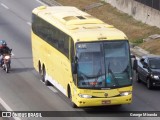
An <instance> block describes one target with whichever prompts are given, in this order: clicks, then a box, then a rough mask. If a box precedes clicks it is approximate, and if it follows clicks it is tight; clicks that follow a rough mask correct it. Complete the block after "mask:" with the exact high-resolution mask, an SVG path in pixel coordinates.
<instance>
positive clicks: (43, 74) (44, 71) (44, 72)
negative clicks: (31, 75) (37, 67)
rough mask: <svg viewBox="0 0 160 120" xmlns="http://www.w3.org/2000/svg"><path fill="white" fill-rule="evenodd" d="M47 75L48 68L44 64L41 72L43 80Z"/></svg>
mask: <svg viewBox="0 0 160 120" xmlns="http://www.w3.org/2000/svg"><path fill="white" fill-rule="evenodd" d="M45 76H46V69H45V67H44V65H43V68H42V73H41V79H42V82H45Z"/></svg>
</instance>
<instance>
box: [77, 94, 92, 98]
mask: <svg viewBox="0 0 160 120" xmlns="http://www.w3.org/2000/svg"><path fill="white" fill-rule="evenodd" d="M79 97H81V98H92V96H91V95H86V94H79Z"/></svg>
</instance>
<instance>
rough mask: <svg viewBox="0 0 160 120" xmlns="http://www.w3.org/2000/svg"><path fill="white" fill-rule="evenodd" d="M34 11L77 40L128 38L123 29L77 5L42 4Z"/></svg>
mask: <svg viewBox="0 0 160 120" xmlns="http://www.w3.org/2000/svg"><path fill="white" fill-rule="evenodd" d="M33 13H34V14H36V15H38V16H39V17H41V18H43V19H44V20H46V21H48V22H49V23H50V24H52V25H54V26H56V27H57V28H59V29H60V30H62V31H63V32H65V33H67V34H69V35H70V36H71V37H72V38H74V41H75V42H76V41H97V40H118V39H119V40H120V39H127V37H126V35H125V34H124V33H123V32H122V31H120V30H118V29H116V28H114V26H112V25H109V24H106V23H104V22H103V21H101V20H99V19H97V18H95V17H93V16H91V15H90V14H88V13H86V12H83V11H81V10H79V9H78V8H76V7H71V6H52V7H48V6H40V7H37V8H35V9H34V10H33Z"/></svg>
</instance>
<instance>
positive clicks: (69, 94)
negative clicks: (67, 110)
mask: <svg viewBox="0 0 160 120" xmlns="http://www.w3.org/2000/svg"><path fill="white" fill-rule="evenodd" d="M68 97H69V99H70V102H71V106H72V107H73V108H77V105H76V104H75V103H74V102H72V93H71V89H70V88H69V89H68Z"/></svg>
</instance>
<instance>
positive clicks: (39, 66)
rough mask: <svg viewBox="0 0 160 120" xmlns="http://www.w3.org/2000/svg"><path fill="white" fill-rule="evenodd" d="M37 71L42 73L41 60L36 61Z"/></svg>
mask: <svg viewBox="0 0 160 120" xmlns="http://www.w3.org/2000/svg"><path fill="white" fill-rule="evenodd" d="M38 72H39V74H40V75H41V74H42V68H41V62H40V61H39V62H38Z"/></svg>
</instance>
